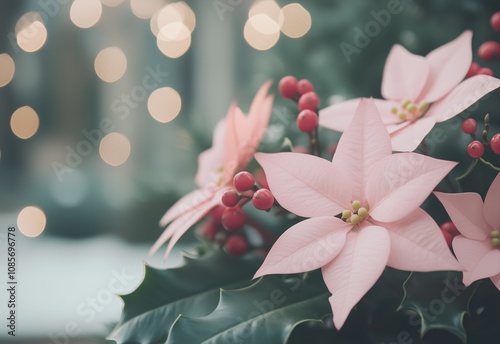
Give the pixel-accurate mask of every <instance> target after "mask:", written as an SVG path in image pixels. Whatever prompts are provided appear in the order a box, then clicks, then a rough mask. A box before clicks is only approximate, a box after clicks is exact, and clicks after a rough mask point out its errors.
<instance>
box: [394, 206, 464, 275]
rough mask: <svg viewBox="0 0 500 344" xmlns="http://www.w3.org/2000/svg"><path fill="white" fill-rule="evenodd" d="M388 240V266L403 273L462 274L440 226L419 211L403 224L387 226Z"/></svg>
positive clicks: (400, 222)
mask: <svg viewBox="0 0 500 344" xmlns="http://www.w3.org/2000/svg"><path fill="white" fill-rule="evenodd" d="M384 227H385V228H387V229H388V230H389V236H390V237H391V254H390V256H389V261H388V262H387V265H388V266H390V267H392V268H395V269H399V270H405V271H443V270H458V271H462V266H461V265H460V264H459V263H458V262H457V260H456V259H455V257H453V254H452V253H451V251H450V249H449V248H448V244H447V243H446V240H445V239H444V236H443V234H442V233H441V230H440V229H439V226H438V225H437V224H436V222H435V221H434V220H433V219H432V217H430V215H429V214H427V213H426V212H425V211H424V210H422V209H420V208H418V209H417V210H416V211H415V212H414V213H413V214H411V215H409V216H408V217H407V218H405V219H404V220H402V221H398V222H394V223H386V224H384Z"/></svg>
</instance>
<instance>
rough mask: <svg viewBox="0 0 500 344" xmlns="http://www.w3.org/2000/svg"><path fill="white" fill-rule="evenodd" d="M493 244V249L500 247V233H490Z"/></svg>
mask: <svg viewBox="0 0 500 344" xmlns="http://www.w3.org/2000/svg"><path fill="white" fill-rule="evenodd" d="M490 238H491V244H492V245H493V247H497V248H498V247H500V231H492V232H491V233H490Z"/></svg>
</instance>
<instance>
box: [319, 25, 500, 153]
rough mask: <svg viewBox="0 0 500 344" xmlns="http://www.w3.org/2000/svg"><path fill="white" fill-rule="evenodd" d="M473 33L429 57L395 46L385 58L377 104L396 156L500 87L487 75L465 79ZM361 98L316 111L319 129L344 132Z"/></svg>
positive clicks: (498, 82) (470, 59) (499, 81)
mask: <svg viewBox="0 0 500 344" xmlns="http://www.w3.org/2000/svg"><path fill="white" fill-rule="evenodd" d="M471 40H472V32H470V31H465V32H464V33H462V35H460V36H459V37H458V38H456V39H455V40H453V41H451V42H449V43H447V44H445V45H443V46H441V47H439V48H437V49H435V50H433V51H431V52H430V53H429V54H427V56H425V57H423V56H418V55H414V54H412V53H410V52H409V51H407V50H406V49H405V48H403V47H402V46H401V45H395V46H394V47H393V48H392V50H391V51H390V53H389V56H388V57H387V61H386V63H385V67H384V75H383V79H382V96H383V97H384V98H385V99H376V100H375V104H376V105H377V109H378V110H379V112H380V115H381V116H382V120H383V121H384V124H385V125H386V127H387V130H388V131H389V133H390V134H391V141H392V149H393V150H394V151H413V150H415V148H417V146H418V145H419V144H420V142H422V140H423V139H424V137H425V136H426V135H427V134H428V133H429V132H430V131H431V129H432V128H433V127H434V125H435V124H436V123H440V122H444V121H446V120H448V119H450V118H452V117H454V116H456V115H457V114H459V113H460V112H462V111H463V110H465V109H466V108H468V107H469V106H471V105H472V104H474V103H475V102H477V101H478V100H479V99H481V98H482V97H483V96H484V95H485V94H487V93H489V92H491V91H493V90H495V89H497V88H498V87H500V80H498V79H496V78H493V77H491V76H487V75H477V76H474V77H472V78H469V79H466V80H464V81H462V80H463V78H464V77H465V75H466V74H467V71H468V70H469V67H470V64H471V61H472V49H471ZM358 104H359V98H357V99H352V100H348V101H345V102H341V103H339V104H334V105H332V106H329V107H327V108H325V109H323V110H322V111H320V116H319V118H320V122H319V124H320V125H321V126H324V127H326V128H330V129H333V130H337V131H344V130H345V129H346V128H347V126H348V125H349V123H350V122H351V120H352V117H353V115H354V111H355V109H356V108H357V106H358Z"/></svg>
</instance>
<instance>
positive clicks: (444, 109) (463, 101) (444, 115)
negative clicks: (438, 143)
mask: <svg viewBox="0 0 500 344" xmlns="http://www.w3.org/2000/svg"><path fill="white" fill-rule="evenodd" d="M499 87H500V80H499V79H496V78H494V77H491V76H488V75H476V76H473V77H472V78H469V79H465V80H464V81H463V82H461V83H460V84H459V85H458V86H457V87H455V88H454V89H453V90H452V91H451V92H450V93H448V94H447V95H446V96H445V97H444V98H441V99H440V100H438V101H436V102H435V103H433V104H432V105H431V107H430V108H429V110H428V111H427V113H426V116H433V117H435V118H436V121H437V122H438V123H440V122H443V121H446V120H448V119H450V118H452V117H454V116H456V115H457V114H459V113H460V112H462V111H464V110H465V109H467V108H468V107H469V106H471V105H472V104H474V103H475V102H477V101H478V100H479V99H481V98H482V97H483V96H484V95H486V94H488V93H490V92H491V91H493V90H495V89H497V88H499Z"/></svg>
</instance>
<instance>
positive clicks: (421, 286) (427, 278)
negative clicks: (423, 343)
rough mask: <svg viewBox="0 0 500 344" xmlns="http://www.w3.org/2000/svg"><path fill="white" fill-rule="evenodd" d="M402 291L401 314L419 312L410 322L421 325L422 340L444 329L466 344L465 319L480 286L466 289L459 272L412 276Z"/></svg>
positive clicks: (428, 273)
mask: <svg viewBox="0 0 500 344" xmlns="http://www.w3.org/2000/svg"><path fill="white" fill-rule="evenodd" d="M403 289H404V293H405V295H404V297H403V301H402V302H401V305H400V306H399V309H398V310H410V311H413V312H416V314H417V315H416V317H414V316H413V315H410V319H409V320H410V323H411V324H412V325H419V324H420V325H421V327H420V337H421V338H422V337H423V336H424V335H425V334H426V333H427V332H428V331H430V330H433V329H442V330H445V331H448V332H451V333H453V334H454V335H455V336H457V337H458V338H459V339H460V340H461V341H463V342H464V343H465V342H466V339H467V334H466V332H465V329H464V326H463V319H464V315H465V314H469V302H470V299H471V298H472V296H473V295H474V292H475V291H476V289H477V284H473V285H471V286H470V287H468V288H466V287H465V286H464V285H463V283H462V274H461V273H459V272H425V273H423V272H413V273H411V274H410V276H408V279H407V280H406V281H405V283H404V284H403Z"/></svg>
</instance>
